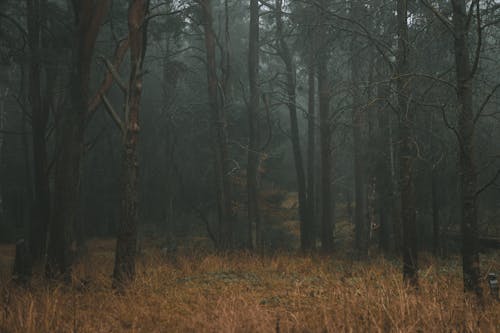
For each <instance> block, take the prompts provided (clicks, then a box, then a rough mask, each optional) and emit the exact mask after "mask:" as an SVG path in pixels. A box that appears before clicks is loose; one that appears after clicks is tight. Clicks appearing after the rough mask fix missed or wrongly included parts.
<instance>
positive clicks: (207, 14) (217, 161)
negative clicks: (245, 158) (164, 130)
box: [199, 0, 234, 250]
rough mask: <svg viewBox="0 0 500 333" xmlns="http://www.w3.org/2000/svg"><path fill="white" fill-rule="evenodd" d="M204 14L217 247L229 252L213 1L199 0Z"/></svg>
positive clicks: (229, 224) (231, 242) (230, 240)
mask: <svg viewBox="0 0 500 333" xmlns="http://www.w3.org/2000/svg"><path fill="white" fill-rule="evenodd" d="M199 3H200V5H201V9H202V11H203V16H204V18H203V25H204V34H205V48H206V52H207V81H208V98H209V104H210V114H211V121H210V126H211V132H212V140H213V149H214V153H215V156H214V157H215V158H214V171H215V181H216V193H217V212H218V216H219V226H218V237H217V244H216V245H217V247H218V248H219V249H221V250H227V249H230V248H232V247H233V246H234V240H233V225H232V223H233V221H232V220H233V218H234V214H233V207H232V199H231V198H232V197H231V181H230V175H229V172H228V167H227V162H228V155H229V153H228V135H227V129H226V127H227V123H226V116H225V112H224V108H223V107H222V106H221V103H219V96H218V95H219V89H218V81H219V80H218V78H217V66H216V59H215V33H214V30H213V18H212V5H211V0H199Z"/></svg>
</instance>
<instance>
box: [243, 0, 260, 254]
mask: <svg viewBox="0 0 500 333" xmlns="http://www.w3.org/2000/svg"><path fill="white" fill-rule="evenodd" d="M248 41H249V45H248V81H249V86H250V101H249V104H248V139H249V142H248V164H247V195H248V226H249V232H248V237H249V239H248V245H249V247H250V248H253V247H254V244H253V225H255V229H256V244H255V245H256V246H257V248H261V247H262V245H263V244H262V234H261V226H260V211H259V200H258V185H257V168H258V164H259V152H258V150H259V146H258V145H259V144H258V133H257V131H258V127H259V126H258V110H259V2H258V0H250V28H249V38H248Z"/></svg>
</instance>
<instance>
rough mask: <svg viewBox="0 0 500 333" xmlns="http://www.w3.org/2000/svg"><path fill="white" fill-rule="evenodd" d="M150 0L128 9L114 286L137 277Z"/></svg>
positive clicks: (119, 285) (137, 3)
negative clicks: (127, 67)
mask: <svg viewBox="0 0 500 333" xmlns="http://www.w3.org/2000/svg"><path fill="white" fill-rule="evenodd" d="M148 4H149V2H148V1H147V0H133V1H132V2H131V3H130V6H129V9H128V30H129V42H130V79H129V86H128V94H127V101H126V106H125V133H124V138H123V139H124V152H123V178H122V186H123V192H122V195H123V197H122V207H121V221H120V226H119V230H118V238H117V241H116V253H115V267H114V271H113V285H114V286H115V287H121V286H123V285H124V284H126V283H127V282H130V281H132V280H133V279H134V278H135V257H136V249H137V224H138V211H137V204H138V197H139V186H138V185H139V169H138V167H139V162H138V159H137V141H138V139H139V130H140V127H139V112H140V108H141V95H142V73H141V72H142V64H143V60H144V54H145V49H146V46H147V45H146V38H145V31H146V29H147V24H146V23H145V21H144V19H145V17H146V12H147V10H148Z"/></svg>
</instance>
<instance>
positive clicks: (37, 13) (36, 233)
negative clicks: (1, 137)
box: [27, 0, 54, 261]
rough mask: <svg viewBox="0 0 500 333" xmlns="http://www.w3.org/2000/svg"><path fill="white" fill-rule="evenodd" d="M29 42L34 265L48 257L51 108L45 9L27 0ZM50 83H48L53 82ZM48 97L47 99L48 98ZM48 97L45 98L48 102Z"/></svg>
mask: <svg viewBox="0 0 500 333" xmlns="http://www.w3.org/2000/svg"><path fill="white" fill-rule="evenodd" d="M27 2H28V5H27V9H28V15H27V18H28V41H29V45H30V64H29V100H30V105H31V113H32V121H31V124H32V131H33V134H32V139H33V168H34V170H33V171H34V185H35V186H34V214H33V216H32V218H33V220H32V223H31V230H30V234H31V235H30V246H29V247H30V251H31V254H32V258H33V260H35V261H39V260H41V259H42V256H43V255H44V253H45V247H46V238H47V230H48V226H49V220H50V190H49V175H48V169H47V143H46V140H45V132H46V128H47V121H48V116H49V115H48V107H47V105H46V103H43V102H42V96H41V79H40V73H41V66H42V65H41V51H40V50H41V45H40V43H41V31H42V13H41V11H42V8H41V3H40V1H39V0H28V1H27ZM53 81H54V80H51V81H49V82H53ZM47 97H48V96H47ZM47 97H46V98H47Z"/></svg>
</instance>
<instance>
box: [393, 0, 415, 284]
mask: <svg viewBox="0 0 500 333" xmlns="http://www.w3.org/2000/svg"><path fill="white" fill-rule="evenodd" d="M407 19H408V5H407V1H406V0H398V1H397V24H398V50H397V54H396V61H397V69H396V79H397V81H396V85H397V86H396V89H397V96H398V112H399V141H400V156H399V163H400V193H401V222H402V229H403V279H404V281H405V282H407V283H409V284H410V285H412V286H414V287H417V286H418V262H417V255H418V248H417V226H416V210H415V189H414V179H413V160H414V156H413V155H414V152H413V150H414V148H413V143H412V140H413V137H412V123H413V121H412V118H413V114H412V113H413V110H412V106H411V96H410V87H409V84H410V82H409V79H408V73H409V61H408V53H409V45H408V44H409V42H408V23H407Z"/></svg>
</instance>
